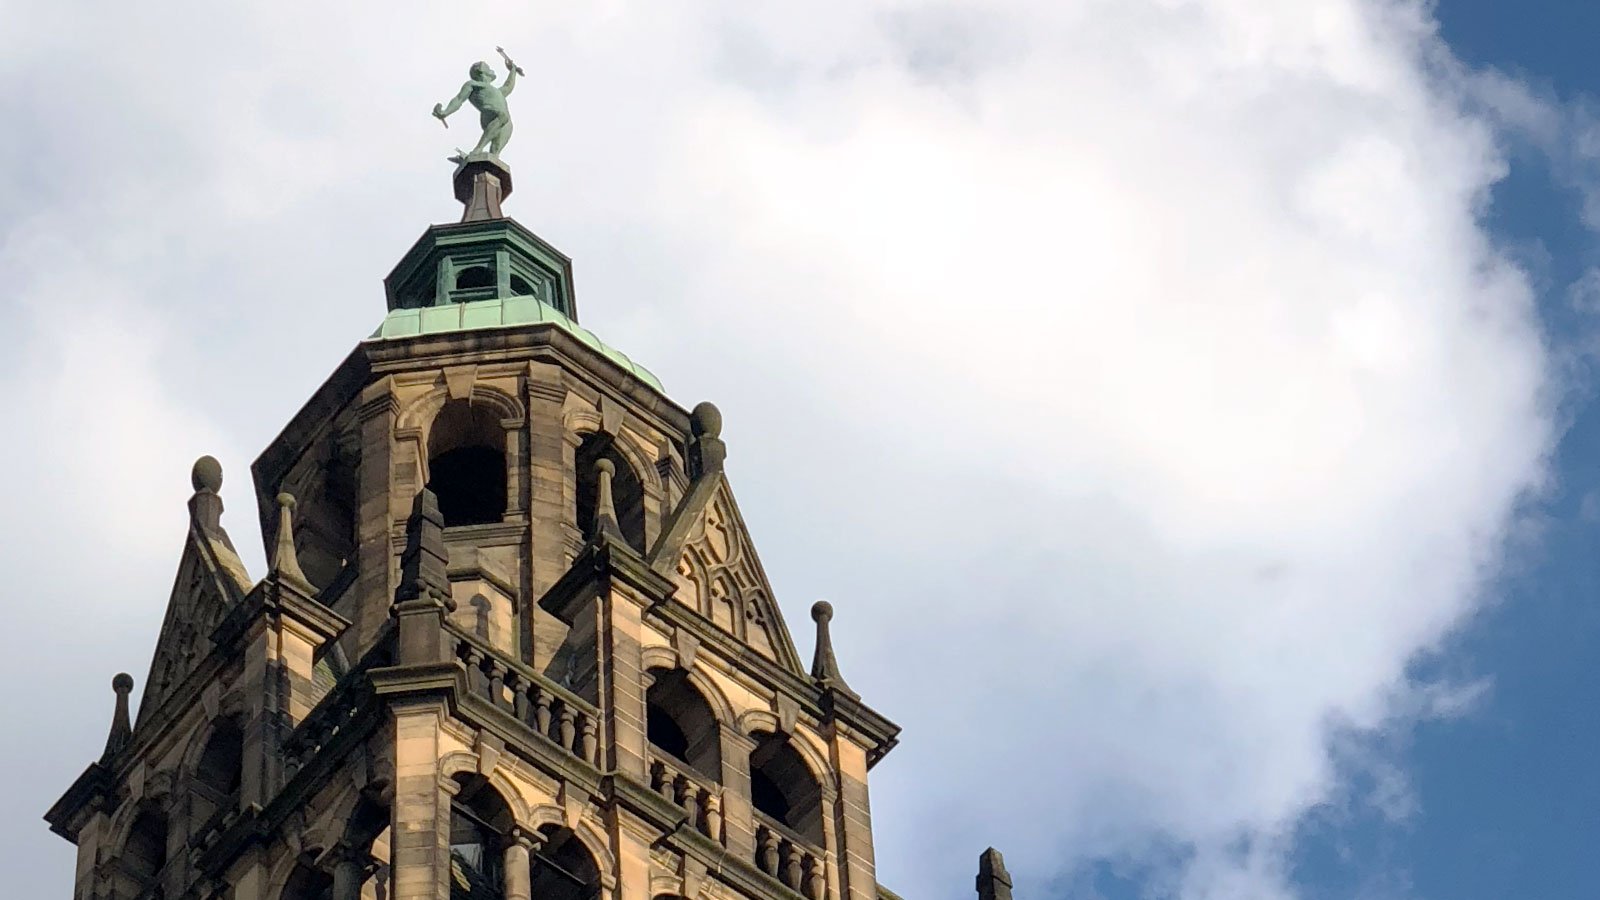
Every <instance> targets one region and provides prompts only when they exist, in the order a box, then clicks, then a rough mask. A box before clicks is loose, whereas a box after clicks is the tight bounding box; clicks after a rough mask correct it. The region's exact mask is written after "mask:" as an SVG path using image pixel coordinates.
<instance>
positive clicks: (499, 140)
mask: <svg viewBox="0 0 1600 900" xmlns="http://www.w3.org/2000/svg"><path fill="white" fill-rule="evenodd" d="M509 140H511V117H510V116H497V117H495V118H493V119H488V120H487V121H485V122H484V123H483V137H480V138H478V146H476V147H473V148H472V152H473V153H481V152H483V148H484V147H488V148H489V152H490V153H493V154H494V155H495V156H499V155H500V148H501V147H504V146H505V145H506V141H509Z"/></svg>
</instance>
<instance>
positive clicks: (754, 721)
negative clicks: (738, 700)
mask: <svg viewBox="0 0 1600 900" xmlns="http://www.w3.org/2000/svg"><path fill="white" fill-rule="evenodd" d="M734 722H735V723H736V724H737V725H738V726H739V731H740V733H742V734H755V733H756V732H758V731H771V732H777V731H780V730H782V729H781V724H780V723H779V721H778V714H777V713H775V712H773V711H772V710H770V709H747V710H745V711H744V712H742V713H740V714H739V717H738V718H737V719H735V720H734Z"/></svg>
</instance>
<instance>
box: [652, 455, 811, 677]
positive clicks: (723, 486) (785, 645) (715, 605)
mask: <svg viewBox="0 0 1600 900" xmlns="http://www.w3.org/2000/svg"><path fill="white" fill-rule="evenodd" d="M715 477H716V478H717V480H718V484H717V485H716V488H715V490H713V491H711V492H709V493H708V494H706V495H705V500H704V505H703V507H702V509H701V510H700V512H699V518H698V520H697V521H695V522H694V523H693V524H692V525H690V527H689V528H688V530H687V532H686V533H685V534H684V538H683V543H682V549H681V550H680V551H679V553H678V559H677V564H676V567H675V569H674V572H673V580H675V581H676V582H677V584H678V591H677V593H676V594H675V595H674V596H675V598H676V599H677V600H678V601H679V602H681V603H684V604H686V605H688V606H690V607H691V608H693V609H694V610H695V611H696V612H698V613H700V614H701V615H703V616H705V617H706V618H707V619H710V620H711V621H712V622H713V623H715V624H716V625H717V626H718V627H719V628H721V629H723V630H724V631H727V632H729V633H730V634H732V635H734V636H735V637H737V638H739V639H740V640H742V641H744V642H745V643H747V644H749V645H750V646H751V647H753V648H755V649H756V650H757V651H758V652H759V653H761V654H762V655H763V656H766V657H767V658H769V659H772V660H774V661H776V662H778V663H780V664H782V665H784V666H787V667H789V668H791V669H793V670H794V671H796V672H802V673H803V672H804V671H805V669H804V666H802V665H801V663H800V656H799V654H798V653H797V652H796V651H795V648H794V641H793V640H792V639H791V638H790V637H789V630H788V628H787V627H786V626H785V624H784V621H783V616H782V615H781V614H780V613H779V612H778V607H777V603H776V601H775V600H774V599H773V596H772V585H771V584H770V583H769V582H768V581H767V575H766V573H765V572H764V571H762V569H761V560H760V558H759V557H757V556H756V550H755V545H754V544H752V543H751V541H750V533H749V532H748V531H747V530H746V529H745V525H744V519H743V518H742V517H740V515H739V507H738V505H737V504H735V503H734V500H733V492H732V491H731V490H730V489H729V488H728V483H727V480H726V479H725V478H724V477H723V476H721V475H717V476H715ZM693 500H694V495H691V497H690V500H689V502H693ZM684 512H685V513H691V514H692V513H693V510H685V511H684Z"/></svg>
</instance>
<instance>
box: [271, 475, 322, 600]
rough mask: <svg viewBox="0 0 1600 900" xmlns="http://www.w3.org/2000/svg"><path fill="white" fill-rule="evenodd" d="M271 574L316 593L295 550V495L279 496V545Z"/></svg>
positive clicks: (273, 559)
mask: <svg viewBox="0 0 1600 900" xmlns="http://www.w3.org/2000/svg"><path fill="white" fill-rule="evenodd" d="M271 574H273V575H276V576H278V579H279V580H280V581H287V582H289V583H290V584H292V585H294V586H295V587H297V588H299V589H301V590H303V591H305V592H306V593H308V594H310V593H315V589H314V588H313V587H312V586H311V581H310V580H309V579H307V578H306V573H305V572H303V571H301V570H300V558H299V557H298V556H297V555H295V550H294V495H292V494H288V493H282V494H279V495H278V544H277V548H276V552H274V553H273V554H272V571H271Z"/></svg>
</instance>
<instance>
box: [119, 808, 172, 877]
mask: <svg viewBox="0 0 1600 900" xmlns="http://www.w3.org/2000/svg"><path fill="white" fill-rule="evenodd" d="M122 864H123V866H124V868H125V869H126V870H127V871H128V872H129V873H130V874H131V875H133V877H134V878H135V879H137V880H138V882H139V884H140V886H141V887H142V888H144V889H147V890H148V889H151V888H158V887H159V881H160V877H161V870H162V869H165V868H166V867H167V817H166V814H165V813H163V812H161V810H159V809H155V808H153V807H152V808H149V809H145V810H142V811H141V812H140V813H139V815H138V817H137V818H135V819H134V820H133V827H132V828H130V829H128V840H127V842H126V843H125V844H123V846H122ZM154 896H160V892H159V889H158V890H157V891H156V893H155V894H154Z"/></svg>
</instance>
